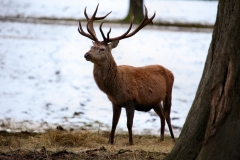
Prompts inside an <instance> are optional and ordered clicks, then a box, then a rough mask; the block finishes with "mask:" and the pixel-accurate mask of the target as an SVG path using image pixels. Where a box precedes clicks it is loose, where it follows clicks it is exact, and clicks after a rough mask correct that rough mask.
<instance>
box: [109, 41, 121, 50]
mask: <svg viewBox="0 0 240 160" xmlns="http://www.w3.org/2000/svg"><path fill="white" fill-rule="evenodd" d="M118 43H119V40H115V41H112V43H110V44H109V47H110V48H111V49H113V48H116V47H117V45H118Z"/></svg>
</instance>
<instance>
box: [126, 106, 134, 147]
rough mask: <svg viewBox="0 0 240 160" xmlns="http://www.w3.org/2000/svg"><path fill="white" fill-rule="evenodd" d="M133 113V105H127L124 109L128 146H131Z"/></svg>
mask: <svg viewBox="0 0 240 160" xmlns="http://www.w3.org/2000/svg"><path fill="white" fill-rule="evenodd" d="M134 111H135V108H134V105H129V106H127V107H126V115H127V128H128V136H129V144H130V145H133V138H132V125H133V117H134Z"/></svg>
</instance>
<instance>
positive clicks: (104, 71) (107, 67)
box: [93, 58, 117, 95]
mask: <svg viewBox="0 0 240 160" xmlns="http://www.w3.org/2000/svg"><path fill="white" fill-rule="evenodd" d="M93 75H94V79H95V81H96V83H97V85H98V87H99V88H100V89H101V90H102V91H103V92H105V93H106V94H109V95H114V94H115V91H116V88H115V87H113V86H116V84H117V83H116V81H117V80H116V79H117V64H116V62H115V61H114V59H113V58H109V59H108V60H107V62H104V63H101V64H94V69H93Z"/></svg>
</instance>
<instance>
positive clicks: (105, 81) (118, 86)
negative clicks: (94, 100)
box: [94, 65, 173, 112]
mask: <svg viewBox="0 0 240 160" xmlns="http://www.w3.org/2000/svg"><path fill="white" fill-rule="evenodd" d="M109 70H110V71H109ZM109 70H107V69H105V68H102V67H100V66H94V79H95V81H96V83H97V85H98V87H99V88H100V89H101V90H102V91H103V92H104V93H106V94H107V96H108V98H109V100H110V101H111V102H112V103H114V104H116V105H119V106H122V107H125V106H126V105H127V104H128V103H129V102H133V103H134V105H135V110H138V111H145V112H148V111H150V110H151V109H152V108H153V106H156V105H157V104H159V103H160V102H161V101H162V100H164V99H165V98H166V97H167V94H168V93H167V91H169V90H171V87H172V84H173V75H172V74H171V72H170V71H169V70H167V69H166V68H164V67H162V66H160V65H151V66H146V67H132V66H126V65H123V66H116V65H114V66H111V67H110V68H109ZM99 71H100V72H99ZM103 71H105V73H103ZM159 82H161V83H159ZM169 94H170V93H169Z"/></svg>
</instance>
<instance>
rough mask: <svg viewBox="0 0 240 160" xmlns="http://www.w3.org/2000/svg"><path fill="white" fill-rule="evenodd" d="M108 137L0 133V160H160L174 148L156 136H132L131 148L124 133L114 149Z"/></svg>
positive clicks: (168, 140)
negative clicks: (35, 159)
mask: <svg viewBox="0 0 240 160" xmlns="http://www.w3.org/2000/svg"><path fill="white" fill-rule="evenodd" d="M108 136H109V133H108V132H105V131H98V132H90V131H72V132H70V131H59V130H49V131H46V132H45V133H32V132H18V133H8V132H6V131H0V151H1V155H0V159H11V158H14V157H15V156H21V158H22V159H31V158H34V157H35V158H37V157H38V158H43V159H61V158H63V159H74V158H75V159H163V158H164V157H165V156H166V155H167V154H168V153H169V152H170V151H171V150H172V148H173V146H174V143H173V141H172V140H171V138H170V137H168V136H167V137H166V138H165V140H164V141H162V142H160V141H159V137H157V136H151V135H135V136H134V145H132V146H130V145H128V135H127V134H126V133H121V134H119V133H118V134H116V136H115V144H114V145H110V144H107V141H108ZM1 156H2V157H1ZM54 156H55V158H54ZM28 157H29V158H28Z"/></svg>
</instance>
